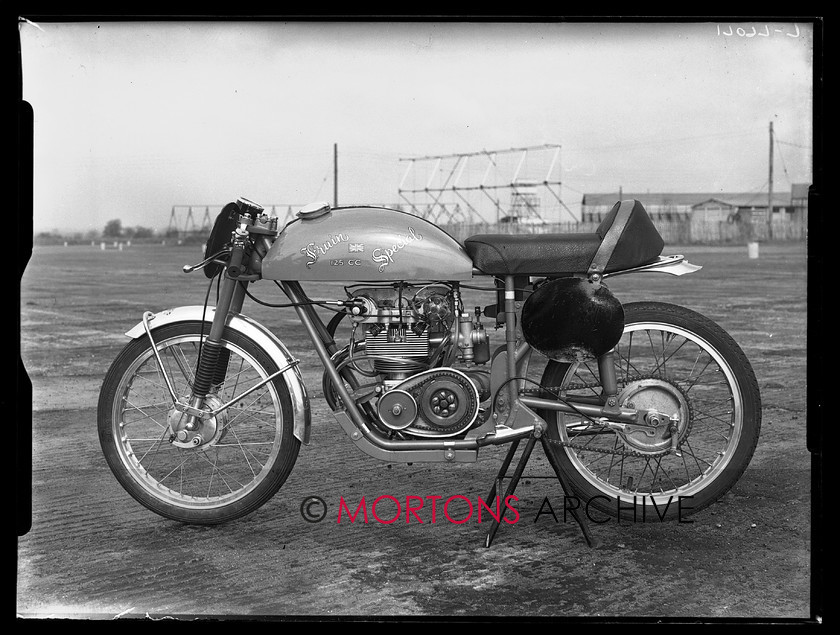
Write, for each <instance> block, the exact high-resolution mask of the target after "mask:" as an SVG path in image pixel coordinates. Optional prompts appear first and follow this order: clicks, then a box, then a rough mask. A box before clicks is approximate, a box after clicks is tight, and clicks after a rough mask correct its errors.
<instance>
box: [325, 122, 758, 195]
mask: <svg viewBox="0 0 840 635" xmlns="http://www.w3.org/2000/svg"><path fill="white" fill-rule="evenodd" d="M771 126H772V124H771ZM333 207H338V144H337V143H334V144H333Z"/></svg>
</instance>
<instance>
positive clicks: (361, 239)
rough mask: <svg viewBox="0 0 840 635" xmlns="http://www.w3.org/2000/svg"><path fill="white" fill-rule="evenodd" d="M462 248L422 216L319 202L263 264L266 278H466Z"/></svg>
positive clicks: (468, 276)
mask: <svg viewBox="0 0 840 635" xmlns="http://www.w3.org/2000/svg"><path fill="white" fill-rule="evenodd" d="M472 271H473V264H472V260H471V259H470V257H469V256H468V255H467V253H466V251H465V250H464V248H463V246H462V245H461V244H460V243H459V242H458V241H457V240H455V239H454V238H452V236H450V235H449V234H447V233H446V232H445V231H443V230H442V229H440V228H439V227H437V226H436V225H434V224H432V223H430V222H429V221H427V220H424V219H422V218H420V217H419V216H414V215H413V214H408V213H406V212H400V211H398V210H393V209H388V208H385V207H336V208H333V209H330V208H329V207H328V206H326V205H325V206H323V207H321V208H320V209H318V210H317V213H310V214H302V215H300V217H299V218H298V219H297V220H294V221H292V222H291V223H289V224H288V225H286V227H285V228H284V229H283V231H282V232H281V233H280V235H279V236H278V237H277V239H276V240H275V241H274V244H273V245H272V246H271V249H269V251H268V253H267V254H266V256H265V258H264V259H263V262H262V277H263V278H264V279H267V280H301V281H307V280H320V281H330V280H334V281H353V280H358V281H389V280H452V281H457V280H469V279H471V278H472Z"/></svg>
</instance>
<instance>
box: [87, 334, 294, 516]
mask: <svg viewBox="0 0 840 635" xmlns="http://www.w3.org/2000/svg"><path fill="white" fill-rule="evenodd" d="M208 330H209V325H208V324H206V323H205V324H204V325H203V329H202V323H201V322H197V321H196V322H181V323H177V324H170V325H167V326H163V327H160V328H158V329H155V330H154V331H152V335H153V337H154V340H155V343H156V344H157V349H158V353H159V355H160V358H161V362H162V364H163V366H164V368H163V369H161V368H160V366H159V365H158V362H157V359H156V358H155V355H154V353H153V351H152V347H151V344H150V342H149V340H148V338H147V337H145V336H143V337H140V338H138V339H136V340H133V341H132V342H130V343H129V344H128V345H127V346H126V347H125V348H124V349H123V351H122V352H121V353H120V354H119V355H118V356H117V358H116V359H115V360H114V362H113V364H112V365H111V368H110V369H109V371H108V373H107V375H106V377H105V381H104V383H103V385H102V389H101V391H100V396H99V408H98V431H99V441H100V444H101V446H102V451H103V453H104V455H105V459H106V461H107V463H108V466H109V467H110V468H111V471H112V472H113V473H114V476H115V477H116V478H117V480H118V481H119V482H120V484H121V485H122V486H123V488H125V489H126V491H127V492H128V493H129V494H130V495H131V496H132V497H133V498H134V499H136V500H137V501H138V502H140V503H141V504H142V505H144V506H145V507H147V508H148V509H150V510H152V511H153V512H155V513H157V514H160V515H161V516H164V517H166V518H170V519H172V520H177V521H180V522H184V523H193V524H207V525H210V524H217V523H222V522H227V521H230V520H233V519H236V518H240V517H242V516H245V515H247V514H250V513H251V512H253V511H255V510H256V509H257V508H259V507H260V506H262V505H263V504H265V502H266V501H268V499H270V498H271V497H272V496H273V495H274V494H275V493H276V492H277V490H278V489H279V488H280V487H281V486H282V484H283V483H284V481H285V480H286V478H287V477H288V475H289V473H290V472H291V470H292V467H293V466H294V463H295V460H296V459H297V455H298V451H299V449H300V442H299V441H298V440H297V439H296V438H295V437H294V436H293V434H292V428H293V425H292V424H293V420H292V417H293V415H292V404H291V398H290V396H289V392H288V388H287V387H286V385H285V383H284V381H283V379H282V377H279V376H278V377H275V378H274V379H273V380H271V381H269V382H267V383H265V384H264V385H263V386H261V387H259V388H257V389H256V390H254V391H253V392H252V393H250V394H249V395H247V396H246V397H245V398H244V399H242V400H241V401H239V402H238V403H236V404H234V405H233V406H231V407H230V408H228V409H227V410H224V411H223V412H221V413H220V414H218V415H216V416H214V417H210V418H207V419H205V420H202V423H201V425H200V427H199V428H198V429H197V430H192V431H190V432H189V434H188V433H187V432H186V431H184V430H183V428H182V427H181V425H182V424H181V423H180V422H182V421H183V416H182V415H181V413H179V412H178V411H176V410H175V408H174V407H173V404H172V399H171V397H170V394H169V392H168V390H167V388H166V383H165V381H164V379H163V375H162V374H161V371H162V370H165V372H166V373H167V376H168V377H169V378H170V380H171V382H172V384H173V387H174V389H175V392H176V394H177V395H178V396H179V399H180V401H182V402H185V403H188V402H189V398H190V395H191V384H192V382H193V377H194V375H195V369H196V363H197V359H198V353H199V348H200V343H201V342H202V341H203V339H204V338H206V335H207V331H208ZM222 348H223V351H224V352H225V354H224V355H223V356H222V359H225V360H226V361H227V364H226V367H227V372H226V373H225V374H224V375H217V376H216V377H215V378H214V381H215V384H214V387H213V388H212V389H211V394H209V395H208V397H207V399H206V404H205V407H204V408H205V409H207V410H215V409H217V408H219V407H220V406H221V405H222V404H225V403H227V402H229V401H230V400H231V399H233V398H235V397H236V396H238V395H241V394H242V393H244V392H245V391H247V390H248V389H249V388H251V387H253V386H255V385H257V384H259V383H260V382H261V381H263V380H265V379H266V378H268V377H269V376H271V375H272V374H273V373H275V372H277V370H278V368H277V366H276V365H275V363H274V362H273V360H272V359H271V357H270V356H269V355H268V354H267V353H266V352H265V351H264V350H262V349H261V348H260V347H259V346H258V345H257V344H256V343H255V342H253V341H252V340H251V339H249V338H248V337H246V336H245V335H242V334H241V333H238V332H236V331H231V330H230V329H228V330H226V331H225V333H224V336H223V339H222ZM176 431H179V432H181V436H182V437H183V438H180V439H179V437H178V436H177V435H176V434H175V433H176Z"/></svg>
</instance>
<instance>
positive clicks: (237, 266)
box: [227, 241, 245, 278]
mask: <svg viewBox="0 0 840 635" xmlns="http://www.w3.org/2000/svg"><path fill="white" fill-rule="evenodd" d="M244 255H245V245H244V244H241V243H240V242H239V241H235V242H234V243H233V251H232V252H231V254H230V262H229V263H228V268H227V272H228V275H229V276H230V277H231V278H238V277H239V276H240V275H241V274H242V272H243V270H244V269H245V267H243V266H242V258H243V256H244Z"/></svg>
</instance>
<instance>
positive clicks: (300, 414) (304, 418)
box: [126, 305, 312, 445]
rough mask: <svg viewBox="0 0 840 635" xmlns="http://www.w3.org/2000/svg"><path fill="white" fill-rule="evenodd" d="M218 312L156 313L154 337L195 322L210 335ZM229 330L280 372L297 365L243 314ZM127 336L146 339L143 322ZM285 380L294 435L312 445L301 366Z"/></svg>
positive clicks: (208, 309)
mask: <svg viewBox="0 0 840 635" xmlns="http://www.w3.org/2000/svg"><path fill="white" fill-rule="evenodd" d="M215 312H216V309H215V307H203V306H200V305H199V306H180V307H177V308H174V309H166V310H165V311H161V312H160V313H155V314H154V315H153V316H152V317H151V318H149V328H150V329H151V330H152V334H154V329H157V328H160V327H161V326H166V325H167V324H174V323H177V322H193V321H198V322H201V321H202V320H203V321H205V322H207V323H208V329H207V330H208V332H209V330H210V329H209V325H210V323H211V322H212V321H213V316H214V314H215ZM226 327H227V328H229V329H231V330H233V331H237V332H238V333H241V334H242V335H244V336H246V337H248V338H250V339H251V340H253V341H254V342H255V343H256V344H257V345H258V346H260V347H261V348H262V349H263V350H264V351H265V352H266V353H268V355H269V356H270V357H271V359H272V360H273V361H274V363H275V364H276V365H277V368H283V367H284V366H287V365H288V364H289V363H291V362H293V361H294V357H293V356H292V355H291V353H290V352H289V349H287V348H286V346H285V345H284V344H283V342H281V341H280V340H279V339H278V338H277V337H276V336H275V335H274V334H273V333H272V332H271V331H269V330H268V329H267V328H266V327H265V326H263V325H262V324H260V323H259V322H256V321H255V320H253V319H251V318H249V317H246V316H244V315H241V314H233V315H229V316H228V320H227V324H226ZM126 335H127V336H128V337H130V338H132V339H137V338H140V337H146V330H145V329H144V328H143V322H139V323H138V324H137V325H136V326H134V327H133V328H131V329H130V330H129V331H127V332H126ZM281 377H283V380H284V381H285V382H286V387H287V388H288V389H289V395H290V397H291V399H292V410H293V412H294V422H293V428H292V431H293V433H294V435H295V437H296V438H297V439H298V440H299V441H300V442H301V443H304V444H306V445H308V444H309V434H310V428H311V425H312V415H311V413H310V409H309V398H308V396H307V394H306V386H305V385H304V383H303V378H302V377H301V374H300V371H299V370H298V368H297V365H295V366H292V367H290V368H288V369H287V370H285V371H283V373H281Z"/></svg>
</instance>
